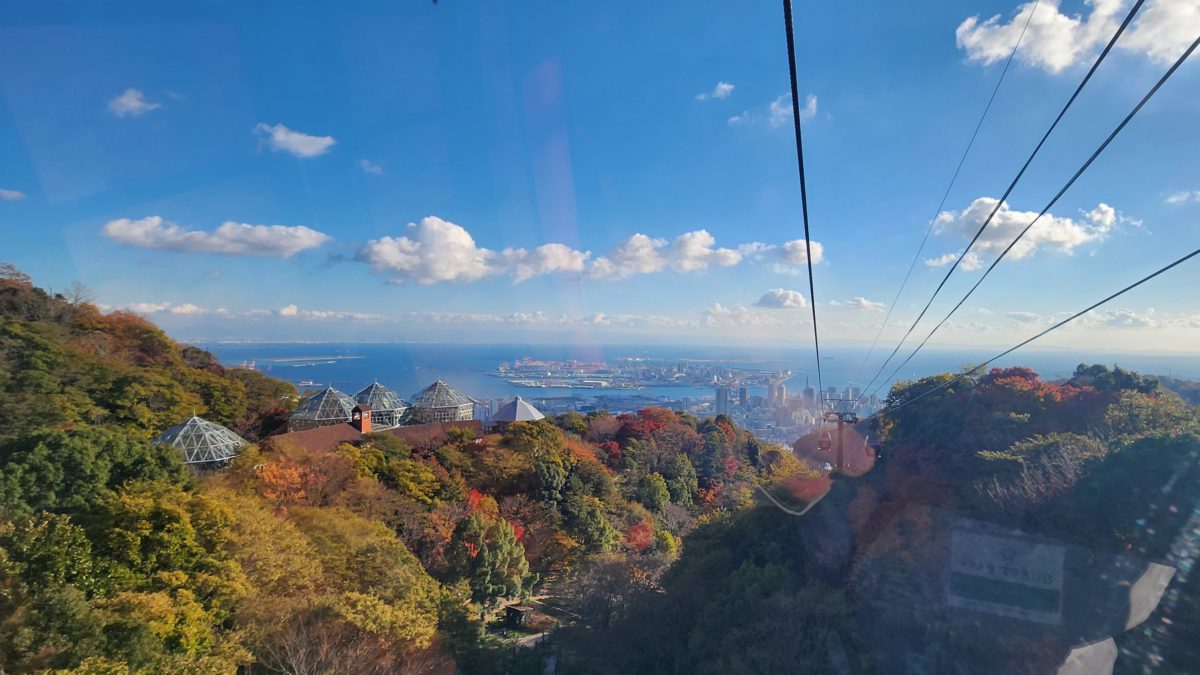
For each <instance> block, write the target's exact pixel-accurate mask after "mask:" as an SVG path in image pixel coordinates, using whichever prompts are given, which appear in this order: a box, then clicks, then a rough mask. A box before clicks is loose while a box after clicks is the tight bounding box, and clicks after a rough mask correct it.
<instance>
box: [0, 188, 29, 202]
mask: <svg viewBox="0 0 1200 675" xmlns="http://www.w3.org/2000/svg"><path fill="white" fill-rule="evenodd" d="M20 199H25V193H24V192H21V191H20V190H4V189H0V200H3V201H6V202H15V201H17V200H20Z"/></svg>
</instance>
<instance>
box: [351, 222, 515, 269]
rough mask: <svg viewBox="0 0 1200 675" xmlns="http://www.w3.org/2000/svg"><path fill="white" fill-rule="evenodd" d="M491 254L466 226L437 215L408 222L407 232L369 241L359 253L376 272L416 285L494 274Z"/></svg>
mask: <svg viewBox="0 0 1200 675" xmlns="http://www.w3.org/2000/svg"><path fill="white" fill-rule="evenodd" d="M493 257H494V253H493V252H492V251H489V250H487V249H485V248H480V247H479V246H477V245H476V244H475V239H474V237H472V236H471V233H470V232H467V230H466V229H465V228H463V227H462V226H460V225H456V224H454V223H452V222H450V221H448V220H442V219H441V218H438V217H437V216H427V217H425V218H422V219H421V221H420V222H419V223H409V224H408V234H407V235H404V236H400V237H383V238H382V239H376V240H372V241H369V242H367V243H366V245H364V246H363V247H362V248H361V249H360V250H359V252H358V259H359V260H361V261H363V262H367V263H370V264H371V266H372V268H374V270H375V271H376V272H390V273H392V274H395V275H398V277H397V278H398V279H413V280H415V281H416V282H417V283H419V284H435V283H438V282H443V281H475V280H477V279H482V278H483V277H485V276H488V275H489V274H492V273H493V270H492V266H491V260H492V258H493Z"/></svg>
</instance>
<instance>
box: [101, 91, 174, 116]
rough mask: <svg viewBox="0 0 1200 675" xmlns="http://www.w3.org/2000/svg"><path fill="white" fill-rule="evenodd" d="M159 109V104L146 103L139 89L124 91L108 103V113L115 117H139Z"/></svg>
mask: <svg viewBox="0 0 1200 675" xmlns="http://www.w3.org/2000/svg"><path fill="white" fill-rule="evenodd" d="M161 107H162V104H161V103H153V102H151V101H147V100H146V96H145V94H143V93H142V92H141V90H140V89H126V90H125V91H124V92H122V94H121V95H120V96H118V97H116V98H114V99H113V100H111V101H109V102H108V110H109V112H111V113H112V114H114V115H116V116H117V117H140V116H141V115H144V114H146V113H148V112H150V111H151V110H158V109H159V108H161Z"/></svg>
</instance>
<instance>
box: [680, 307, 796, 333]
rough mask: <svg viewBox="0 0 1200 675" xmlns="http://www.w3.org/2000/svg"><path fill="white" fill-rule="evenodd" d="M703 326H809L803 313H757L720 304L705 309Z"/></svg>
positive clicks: (769, 311) (766, 311)
mask: <svg viewBox="0 0 1200 675" xmlns="http://www.w3.org/2000/svg"><path fill="white" fill-rule="evenodd" d="M701 316H702V321H701V325H703V326H705V327H707V328H770V327H776V328H779V327H796V326H805V325H809V324H808V322H807V320H806V319H805V317H807V314H805V313H803V312H782V313H781V312H774V311H771V310H765V311H756V310H752V309H747V308H745V307H743V306H741V305H738V306H736V307H725V306H724V305H722V304H720V303H713V305H712V306H711V307H709V308H707V309H705V310H704V311H703V312H702V313H701Z"/></svg>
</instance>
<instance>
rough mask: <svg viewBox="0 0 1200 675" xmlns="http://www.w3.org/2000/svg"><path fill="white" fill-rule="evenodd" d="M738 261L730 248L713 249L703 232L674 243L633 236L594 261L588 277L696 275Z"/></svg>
mask: <svg viewBox="0 0 1200 675" xmlns="http://www.w3.org/2000/svg"><path fill="white" fill-rule="evenodd" d="M741 260H742V254H741V253H740V252H739V251H737V250H734V249H730V248H717V247H716V238H715V237H713V236H712V234H710V233H709V232H708V231H707V230H695V231H692V232H685V233H684V234H681V235H679V236H678V237H676V238H675V241H674V242H668V241H667V240H666V239H661V238H652V237H650V236H648V235H645V234H642V233H640V232H639V233H637V234H634V235H633V236H631V237H629V238H628V239H626V240H625V241H623V242H621V243H620V244H618V245H617V247H616V248H615V249H613V250H612V251H611V252H609V254H608V255H606V256H601V257H599V258H597V259H596V260H594V261H593V262H592V264H591V266H590V267H589V268H588V276H589V277H592V278H595V279H624V278H626V277H630V276H633V275H635V274H652V273H654V272H659V271H661V270H663V269H666V268H670V269H672V270H675V271H677V272H696V271H700V270H705V269H708V267H709V266H710V265H715V266H720V267H728V266H731V265H736V264H738V263H739V262H741Z"/></svg>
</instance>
